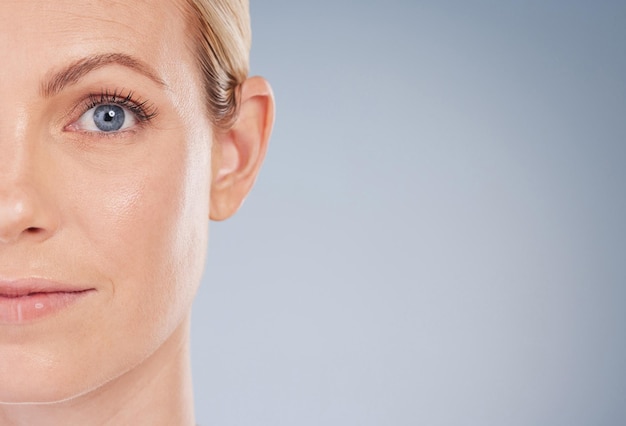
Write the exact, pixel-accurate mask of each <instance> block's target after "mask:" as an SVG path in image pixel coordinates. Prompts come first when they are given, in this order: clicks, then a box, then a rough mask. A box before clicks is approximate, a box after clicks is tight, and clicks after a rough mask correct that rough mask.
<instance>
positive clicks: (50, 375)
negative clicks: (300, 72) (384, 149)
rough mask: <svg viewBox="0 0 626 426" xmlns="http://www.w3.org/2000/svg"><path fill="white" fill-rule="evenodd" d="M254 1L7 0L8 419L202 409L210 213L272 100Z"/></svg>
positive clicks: (0, 355) (3, 29)
mask: <svg viewBox="0 0 626 426" xmlns="http://www.w3.org/2000/svg"><path fill="white" fill-rule="evenodd" d="M249 37H250V36H249V23H248V6H247V2H246V1H245V0H176V1H172V0H145V1H133V2H126V1H121V0H119V1H118V0H108V1H106V2H103V1H95V0H92V1H87V0H84V1H81V0H54V1H50V0H26V1H24V0H11V1H9V0H4V1H2V2H0V53H1V57H2V66H0V86H1V91H0V93H2V98H3V102H2V104H1V106H0V159H1V160H2V167H0V401H1V402H2V404H0V425H64V426H66V425H92V424H93V425H105V424H107V425H108V424H112V425H144V424H145V425H192V424H194V415H193V401H192V387H191V375H190V371H189V345H188V341H189V317H190V309H191V304H192V299H193V297H194V294H195V292H196V289H197V286H198V284H199V281H200V277H201V274H202V268H203V261H204V258H205V249H206V244H207V234H208V219H209V218H211V219H213V220H223V219H226V218H228V217H230V216H231V215H232V214H234V213H235V212H236V210H237V209H238V208H239V206H240V205H241V203H242V202H243V200H244V198H245V196H246V195H247V193H248V191H249V190H250V188H251V187H252V184H253V183H254V180H255V178H256V175H257V173H258V170H259V167H260V165H261V162H262V160H263V157H264V155H265V151H266V147H267V142H268V139H269V135H270V132H271V127H272V122H273V114H274V112H273V111H274V109H273V108H274V106H273V105H274V104H273V97H272V93H271V90H270V87H269V85H268V83H267V82H266V81H265V80H263V79H261V78H258V77H256V78H249V79H248V78H247V72H248V51H249V45H250V39H249Z"/></svg>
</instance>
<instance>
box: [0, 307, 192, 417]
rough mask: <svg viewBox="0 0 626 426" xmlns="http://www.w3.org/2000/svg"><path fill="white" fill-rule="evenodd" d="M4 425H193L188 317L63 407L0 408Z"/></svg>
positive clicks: (61, 404) (58, 405)
mask: <svg viewBox="0 0 626 426" xmlns="http://www.w3.org/2000/svg"><path fill="white" fill-rule="evenodd" d="M96 368H97V367H96ZM0 424H2V425H7V426H22V425H41V426H57V425H63V426H73V425H86V424H89V425H98V426H112V425H120V424H129V425H130V424H149V425H180V426H192V425H193V424H194V415H193V394H192V383H191V368H190V360H189V318H186V319H185V320H184V321H183V323H182V324H181V325H180V326H179V327H178V328H177V329H176V330H175V331H174V333H173V334H172V336H170V338H169V339H168V340H167V341H166V342H165V343H164V344H163V345H162V346H161V347H160V348H159V349H157V351H156V352H154V353H153V354H152V355H151V356H150V357H148V358H147V359H146V360H145V361H144V362H142V363H141V364H140V365H138V366H137V367H135V368H133V369H132V370H130V371H129V372H127V373H125V374H123V375H122V376H120V377H118V378H117V379H114V380H112V381H111V382H109V383H107V384H105V385H103V386H101V387H100V388H98V389H96V390H93V391H91V392H89V393H87V394H84V395H82V396H79V397H77V398H75V399H72V400H69V401H64V402H61V403H54V404H41V405H35V404H29V405H0Z"/></svg>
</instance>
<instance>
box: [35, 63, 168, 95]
mask: <svg viewBox="0 0 626 426" xmlns="http://www.w3.org/2000/svg"><path fill="white" fill-rule="evenodd" d="M112 64H117V65H121V66H123V67H126V68H130V69H132V70H134V71H136V72H138V73H140V74H143V75H144V76H146V77H148V78H149V79H150V80H152V81H154V82H155V83H156V84H158V85H159V86H163V87H165V86H166V84H165V82H164V81H163V80H161V79H160V78H159V77H158V76H157V74H156V73H155V72H154V70H153V69H152V68H151V67H150V66H149V65H148V64H146V63H145V62H143V61H141V60H139V59H137V58H134V57H132V56H130V55H127V54H125V53H105V54H100V55H93V56H88V57H85V58H82V59H79V60H77V61H75V62H72V63H71V64H69V65H68V66H66V67H65V68H63V69H61V70H60V71H57V72H55V73H53V74H52V75H51V76H49V77H47V78H46V79H45V80H44V81H43V82H42V84H41V94H42V95H43V96H45V97H50V96H54V95H56V94H57V93H59V92H61V91H62V90H63V89H64V88H66V87H67V86H71V85H72V84H76V83H78V81H79V80H80V79H81V78H83V77H84V76H85V75H86V74H88V73H90V72H91V71H94V70H97V69H98V68H102V67H104V66H107V65H112Z"/></svg>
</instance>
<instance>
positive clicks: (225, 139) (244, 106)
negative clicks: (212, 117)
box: [210, 77, 274, 220]
mask: <svg viewBox="0 0 626 426" xmlns="http://www.w3.org/2000/svg"><path fill="white" fill-rule="evenodd" d="M273 124H274V95H273V93H272V89H271V87H270V85H269V83H268V82H267V81H266V80H265V79H263V78H261V77H251V78H249V79H247V80H246V81H245V82H244V83H243V84H242V85H241V92H240V106H239V114H238V116H237V119H236V121H235V123H234V124H233V126H232V127H231V128H230V129H229V130H227V131H224V132H221V133H218V134H217V135H216V137H215V142H214V153H213V159H212V166H213V181H212V184H211V206H210V218H211V219H212V220H224V219H227V218H229V217H230V216H232V215H233V214H235V213H236V212H237V210H238V209H239V207H240V206H241V204H242V203H243V202H244V200H245V198H246V196H247V195H248V193H249V192H250V189H251V188H252V186H253V185H254V182H255V180H256V177H257V175H258V173H259V170H260V168H261V164H262V163H263V159H264V158H265V153H266V151H267V145H268V142H269V138H270V135H271V132H272V127H273Z"/></svg>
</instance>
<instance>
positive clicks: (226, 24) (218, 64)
mask: <svg viewBox="0 0 626 426" xmlns="http://www.w3.org/2000/svg"><path fill="white" fill-rule="evenodd" d="M183 1H184V2H185V3H186V7H183V9H184V11H185V12H186V14H187V19H188V23H189V24H190V29H191V32H192V34H191V35H192V40H191V41H192V43H193V45H192V49H194V53H195V55H196V58H197V61H198V64H199V67H200V70H201V72H202V76H203V84H204V92H205V95H206V104H207V107H208V112H209V114H210V116H211V118H212V120H213V124H214V125H215V126H216V127H218V128H222V129H225V128H229V127H230V126H231V125H232V123H233V122H234V120H235V119H236V116H237V110H238V108H237V107H238V92H239V90H238V88H239V86H240V85H241V83H243V82H244V81H245V80H246V78H247V77H248V72H249V67H250V65H249V63H250V45H251V41H252V37H251V29H250V10H249V5H248V0H183Z"/></svg>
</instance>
